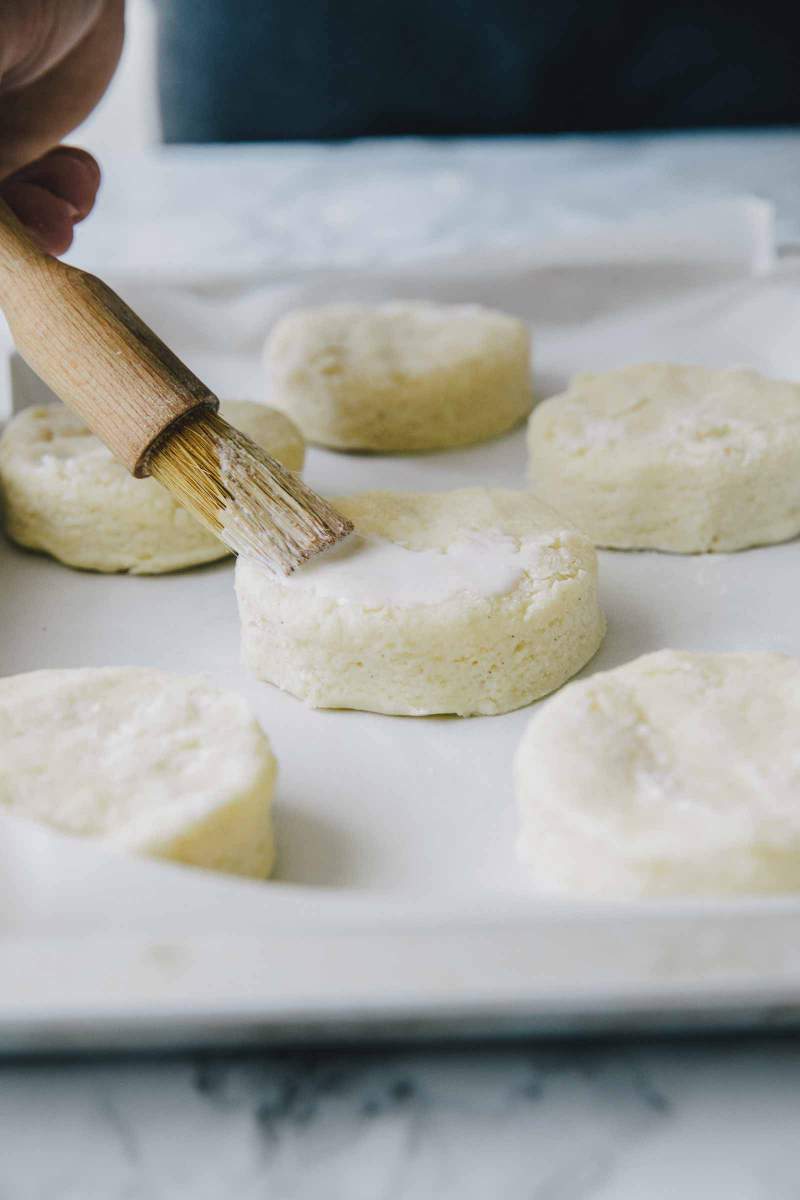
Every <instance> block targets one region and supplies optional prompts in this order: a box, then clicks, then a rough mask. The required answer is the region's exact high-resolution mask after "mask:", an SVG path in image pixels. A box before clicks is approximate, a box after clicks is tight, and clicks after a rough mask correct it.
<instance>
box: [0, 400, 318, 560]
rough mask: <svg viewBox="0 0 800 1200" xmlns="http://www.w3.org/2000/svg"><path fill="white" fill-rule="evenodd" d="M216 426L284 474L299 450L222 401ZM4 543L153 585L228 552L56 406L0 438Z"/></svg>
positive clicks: (278, 427)
mask: <svg viewBox="0 0 800 1200" xmlns="http://www.w3.org/2000/svg"><path fill="white" fill-rule="evenodd" d="M220 411H221V414H222V416H224V417H225V418H226V419H227V420H228V421H230V422H231V424H232V425H235V426H236V427H237V428H238V429H241V430H242V432H243V433H246V434H247V435H248V436H249V437H250V438H252V439H253V441H254V442H256V443H257V444H258V445H259V446H261V447H262V449H264V450H266V451H267V453H268V454H271V455H273V457H275V458H277V459H279V460H280V462H282V463H283V464H284V466H287V467H289V468H290V469H291V470H299V469H300V468H301V467H302V465H303V457H304V444H303V439H302V437H301V436H300V434H299V432H298V431H297V429H296V428H295V426H294V425H293V424H292V422H291V421H290V420H289V419H288V418H287V417H286V416H284V414H283V413H279V412H275V410H274V409H270V408H267V407H266V406H265V405H263V404H255V403H252V402H250V401H247V400H229V401H226V402H223V404H222V405H221V406H220ZM0 492H2V496H3V508H4V515H5V527H6V533H7V534H8V536H9V537H10V538H12V540H13V541H15V542H18V543H19V544H20V545H21V546H28V547H30V548H31V549H33V550H44V551H45V552H46V553H47V554H51V555H52V556H53V558H57V559H59V560H60V561H61V562H63V563H66V564H67V565H68V566H70V567H82V568H84V569H86V570H90V571H106V572H114V571H129V572H130V573H131V574H132V575H157V574H161V573H163V572H165V571H178V570H181V569H182V568H184V567H192V566H196V565H197V564H198V563H207V562H213V561H214V560H215V559H218V558H224V557H225V556H226V555H227V554H228V553H229V551H228V549H227V547H226V546H224V545H223V543H222V542H221V541H219V539H218V538H216V537H214V535H213V534H212V533H209V531H208V530H207V529H205V528H204V527H203V526H202V525H201V524H200V523H199V522H198V521H196V520H195V519H194V517H193V516H192V515H191V514H190V513H189V512H187V511H186V510H185V509H183V508H181V506H180V505H179V504H178V503H177V502H176V501H175V500H174V499H173V498H172V496H171V494H170V493H169V492H168V491H167V490H166V489H165V488H163V487H162V486H161V484H159V483H157V482H156V481H155V479H133V478H132V477H131V476H130V475H129V474H128V472H127V471H126V470H125V468H124V467H123V466H122V465H121V464H120V463H118V462H117V461H116V460H115V459H114V458H113V457H112V455H111V451H110V450H108V449H106V447H105V446H104V445H103V443H102V442H101V441H100V440H99V438H96V437H95V436H94V434H92V433H90V431H89V430H88V429H87V427H86V425H85V424H84V423H83V421H82V420H81V419H80V417H78V416H76V415H75V414H74V413H72V412H71V411H70V410H69V409H68V408H64V406H63V405H61V404H48V405H44V406H42V407H40V408H28V409H24V410H23V411H22V412H21V413H19V414H18V415H17V416H16V417H14V418H13V419H12V420H11V421H10V422H9V424H8V426H7V427H6V429H5V431H4V433H3V436H2V438H0Z"/></svg>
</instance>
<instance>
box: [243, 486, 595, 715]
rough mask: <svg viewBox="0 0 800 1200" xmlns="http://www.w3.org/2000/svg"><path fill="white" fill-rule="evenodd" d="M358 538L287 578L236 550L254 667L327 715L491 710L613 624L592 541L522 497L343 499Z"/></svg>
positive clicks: (246, 645)
mask: <svg viewBox="0 0 800 1200" xmlns="http://www.w3.org/2000/svg"><path fill="white" fill-rule="evenodd" d="M336 503H337V506H338V507H339V509H340V510H341V511H342V512H343V513H344V514H345V515H346V516H348V517H350V519H351V520H352V521H353V522H354V524H355V527H356V531H357V536H356V538H355V540H354V542H353V543H351V545H350V546H349V547H348V546H345V547H344V548H342V549H340V550H338V551H336V552H334V555H333V556H331V557H327V556H323V557H321V559H320V560H319V562H317V563H315V564H313V566H310V567H308V568H301V569H300V570H298V571H297V572H296V573H295V574H294V575H293V576H292V577H291V578H289V579H276V578H274V577H272V576H270V575H269V574H267V573H266V572H265V571H263V570H262V569H260V568H259V567H258V566H257V565H256V564H254V563H252V562H249V561H247V560H245V559H240V560H239V562H238V563H237V570H236V591H237V596H238V600H239V612H240V617H241V622H242V649H243V654H244V659H245V663H246V665H247V666H248V667H249V668H250V670H251V671H252V672H253V673H254V674H255V675H257V676H258V677H259V678H260V679H265V680H268V681H270V682H272V683H275V684H277V685H278V686H279V687H281V688H283V689H284V690H285V691H288V692H291V693H292V694H294V695H296V696H299V697H301V698H302V699H304V700H306V701H307V702H308V703H309V704H311V705H313V706H315V707H318V708H360V709H367V710H371V711H375V712H383V713H396V714H403V715H414V716H421V715H425V714H429V713H457V714H459V715H461V716H467V715H471V714H492V713H501V712H506V711H508V710H509V709H513V708H519V707H520V706H521V705H524V704H528V703H530V702H531V701H532V700H534V699H536V698H537V697H538V696H542V695H544V694H545V693H546V692H549V691H552V690H553V688H556V687H559V686H560V685H561V684H562V683H563V682H564V681H565V680H566V679H568V678H569V677H570V676H571V675H573V674H574V673H575V672H576V671H578V670H579V669H580V668H581V667H582V666H583V665H584V663H585V662H586V661H587V660H588V659H589V658H591V657H592V655H593V654H594V653H595V651H596V650H597V647H598V646H599V644H600V641H601V640H602V637H603V633H604V630H605V622H604V620H603V616H602V613H601V611H600V608H599V605H598V600H597V559H596V555H595V552H594V549H593V547H592V546H591V544H590V543H589V542H588V540H587V539H586V538H585V537H584V536H583V534H581V533H578V532H577V531H576V530H575V529H574V528H573V527H572V526H571V525H570V524H569V523H568V522H566V521H564V520H563V519H562V518H561V517H560V516H559V515H558V514H556V513H554V512H553V511H552V510H551V509H549V508H548V507H547V506H546V505H544V504H542V503H541V502H540V501H539V500H537V499H536V498H535V497H533V496H531V495H530V494H529V493H526V492H515V491H506V490H502V489H489V488H465V489H461V490H457V491H452V492H438V493H403V492H368V493H364V494H362V495H357V496H350V497H345V498H340V499H338V500H337V502H336Z"/></svg>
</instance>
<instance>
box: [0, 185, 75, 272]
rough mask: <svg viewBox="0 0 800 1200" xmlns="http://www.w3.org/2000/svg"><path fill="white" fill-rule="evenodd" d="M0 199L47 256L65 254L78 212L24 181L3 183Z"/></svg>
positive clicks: (43, 190) (66, 202) (66, 203)
mask: <svg viewBox="0 0 800 1200" xmlns="http://www.w3.org/2000/svg"><path fill="white" fill-rule="evenodd" d="M0 195H2V197H3V199H4V200H5V201H6V203H7V204H8V206H9V208H10V209H11V210H12V211H13V212H14V213H15V214H16V215H17V217H19V219H20V221H21V222H22V224H23V225H25V226H26V228H27V229H28V230H29V231H30V233H31V234H32V235H33V237H34V238H35V239H36V241H37V242H38V243H39V245H40V246H41V248H42V249H43V250H46V251H47V252H48V254H63V253H64V251H65V250H69V248H70V246H71V245H72V226H73V223H74V221H75V220H76V218H77V215H78V210H77V209H76V208H75V207H74V205H72V204H70V202H69V201H68V200H64V199H62V197H61V196H55V195H54V194H53V193H52V192H49V191H48V190H47V188H43V187H41V186H40V185H39V184H38V183H28V182H26V181H25V180H24V179H8V180H6V181H5V183H3V184H2V186H0Z"/></svg>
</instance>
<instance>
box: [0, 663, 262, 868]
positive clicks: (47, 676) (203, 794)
mask: <svg viewBox="0 0 800 1200" xmlns="http://www.w3.org/2000/svg"><path fill="white" fill-rule="evenodd" d="M275 774H276V764H275V759H274V757H273V755H272V752H271V750H270V747H269V742H268V741H267V738H266V737H265V736H264V734H263V733H262V731H261V728H260V727H259V725H258V723H257V721H256V720H255V718H254V717H253V715H252V713H251V712H250V709H249V708H248V706H247V704H246V703H245V701H244V700H242V699H241V697H239V696H237V695H236V694H235V693H233V692H227V691H220V690H219V689H217V688H215V687H212V686H210V685H209V684H208V683H207V682H206V681H205V680H204V679H201V678H199V677H197V678H186V677H182V676H178V675H169V674H167V673H165V672H163V671H156V670H149V669H141V668H138V667H110V668H100V669H80V670H64V671H33V672H31V673H30V674H27V675H15V676H10V677H8V678H5V679H0V806H2V807H3V808H5V809H6V810H8V811H9V812H10V813H13V814H15V815H17V816H20V817H25V818H28V819H30V820H34V821H39V822H41V823H42V824H44V825H49V826H51V827H52V828H54V829H57V830H60V831H62V832H63V833H70V834H76V835H79V836H81V837H88V838H97V839H100V840H102V841H104V842H107V843H108V844H110V845H112V846H115V847H118V848H120V849H123V850H128V851H131V852H132V853H136V854H144V855H148V856H150V857H153V858H166V859H171V860H172V861H174V862H180V863H188V864H191V865H193V866H196V867H206V868H208V869H210V870H216V871H226V872H229V873H231V874H233V875H249V876H253V877H255V878H263V877H264V876H266V875H267V874H268V873H269V871H270V870H271V867H272V863H273V859H274V847H273V835H272V823H271V815H270V807H271V802H272V793H273V788H274V783H275Z"/></svg>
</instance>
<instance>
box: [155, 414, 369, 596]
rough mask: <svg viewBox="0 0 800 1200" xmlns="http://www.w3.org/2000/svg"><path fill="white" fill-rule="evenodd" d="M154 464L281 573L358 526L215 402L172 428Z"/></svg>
mask: <svg viewBox="0 0 800 1200" xmlns="http://www.w3.org/2000/svg"><path fill="white" fill-rule="evenodd" d="M148 467H149V470H150V473H151V475H153V476H154V477H155V478H156V479H157V480H158V481H159V483H162V484H163V485H164V487H166V488H168V489H169V491H170V492H172V495H173V496H174V497H175V499H176V500H177V501H178V502H179V503H180V504H182V505H183V507H184V508H187V509H188V510H189V511H190V512H191V513H192V514H193V515H194V516H195V517H197V519H198V520H199V521H202V523H203V524H204V525H205V526H206V527H207V528H208V529H210V530H211V532H212V533H215V534H216V535H217V537H218V538H220V539H221V540H222V541H223V542H224V543H225V545H226V546H227V547H228V548H229V549H230V550H233V552H234V553H235V554H246V555H247V556H248V557H250V558H256V559H258V560H259V562H261V563H262V564H263V565H264V566H265V567H267V568H268V569H269V570H271V571H274V572H277V573H280V574H282V575H290V574H291V573H292V571H294V569H295V567H299V566H300V564H301V563H304V562H306V560H307V559H309V558H311V557H312V555H314V554H318V553H319V552H320V551H321V550H326V549H328V547H330V546H334V545H335V544H336V543H337V542H338V541H341V539H342V538H344V537H346V536H347V534H348V533H351V532H352V529H353V526H352V524H351V523H350V521H348V520H347V518H346V517H343V516H341V514H340V513H338V512H337V511H336V509H335V508H333V507H332V506H331V505H330V504H328V502H327V500H323V499H322V497H321V496H318V495H317V494H316V492H312V491H311V489H310V488H309V487H306V485H305V484H304V483H303V481H302V480H301V479H300V478H299V476H297V475H295V474H294V473H293V472H292V471H288V470H287V469H286V468H285V467H282V466H281V464H280V463H279V462H276V461H275V459H274V458H270V456H269V455H268V454H265V453H264V451H263V450H261V449H260V448H259V447H258V446H256V445H255V443H254V442H251V441H250V439H249V438H247V437H245V436H244V434H242V433H239V431H238V429H234V427H233V426H232V425H229V424H228V422H227V421H225V420H223V418H222V417H220V416H219V415H218V414H217V413H215V412H212V411H210V410H208V409H204V410H203V411H202V412H201V413H200V415H198V416H196V417H192V418H190V419H189V420H188V421H186V422H184V424H182V425H180V426H178V428H177V429H175V430H174V432H172V433H170V434H169V435H168V437H167V438H166V440H165V441H164V442H163V443H162V444H161V445H159V446H158V447H157V448H156V450H155V451H154V453H153V455H152V457H151V459H150V461H149V463H148Z"/></svg>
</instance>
